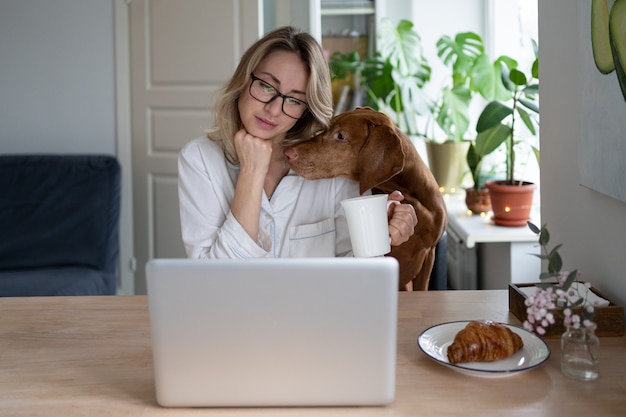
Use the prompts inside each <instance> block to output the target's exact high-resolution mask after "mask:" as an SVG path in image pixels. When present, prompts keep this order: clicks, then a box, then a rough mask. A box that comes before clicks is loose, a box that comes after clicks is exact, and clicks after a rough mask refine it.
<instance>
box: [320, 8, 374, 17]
mask: <svg viewBox="0 0 626 417" xmlns="http://www.w3.org/2000/svg"><path fill="white" fill-rule="evenodd" d="M374 13H376V9H375V8H374V7H350V8H332V9H322V10H321V15H322V16H351V15H371V14H374Z"/></svg>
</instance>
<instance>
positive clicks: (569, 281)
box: [563, 269, 578, 291]
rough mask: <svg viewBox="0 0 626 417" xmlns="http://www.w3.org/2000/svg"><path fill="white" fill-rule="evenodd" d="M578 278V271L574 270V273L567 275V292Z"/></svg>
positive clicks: (564, 286) (564, 288)
mask: <svg viewBox="0 0 626 417" xmlns="http://www.w3.org/2000/svg"><path fill="white" fill-rule="evenodd" d="M577 276H578V270H577V269H574V270H573V271H572V272H570V273H569V274H568V275H567V278H566V279H565V282H564V283H563V290H565V291H567V290H569V288H570V287H571V286H572V283H573V282H574V280H576V277H577Z"/></svg>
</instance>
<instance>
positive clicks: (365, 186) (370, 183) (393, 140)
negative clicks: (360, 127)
mask: <svg viewBox="0 0 626 417" xmlns="http://www.w3.org/2000/svg"><path fill="white" fill-rule="evenodd" d="M403 146H404V144H403V142H402V140H401V137H400V136H399V135H398V133H397V129H395V127H393V126H390V125H388V124H374V123H371V122H370V126H369V133H368V136H367V138H366V140H365V144H364V145H363V147H362V148H361V150H360V152H359V186H360V192H361V194H363V193H364V192H365V191H367V190H369V189H370V188H373V187H375V186H377V185H378V184H382V183H383V182H385V181H387V180H388V179H390V178H391V177H393V176H395V175H396V174H398V173H399V172H400V171H402V168H404V156H405V153H404V149H403Z"/></svg>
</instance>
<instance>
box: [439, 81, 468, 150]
mask: <svg viewBox="0 0 626 417" xmlns="http://www.w3.org/2000/svg"><path fill="white" fill-rule="evenodd" d="M471 99H472V96H471V92H470V91H469V89H467V88H466V87H464V86H456V87H454V88H452V89H449V88H446V89H444V90H443V97H442V100H441V106H440V108H439V112H438V114H437V119H436V120H437V124H438V125H439V126H440V127H441V129H442V130H443V131H444V132H446V134H447V135H448V137H449V138H454V140H455V141H457V142H460V141H462V140H463V138H464V136H465V133H466V132H467V129H468V128H469V103H470V100H471Z"/></svg>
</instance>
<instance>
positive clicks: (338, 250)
mask: <svg viewBox="0 0 626 417" xmlns="http://www.w3.org/2000/svg"><path fill="white" fill-rule="evenodd" d="M332 104H333V103H332V92H331V84H330V74H329V70H328V64H327V62H326V60H325V58H324V54H323V51H322V49H321V47H320V45H319V43H317V41H316V40H315V39H314V38H313V37H311V36H310V35H309V34H307V33H304V32H300V31H298V30H296V29H294V28H292V27H283V28H279V29H277V30H275V31H273V32H271V33H268V34H267V35H266V36H264V37H263V38H261V39H259V40H258V41H257V42H256V43H255V44H254V45H252V46H251V47H250V48H249V49H248V50H247V51H246V52H245V53H244V55H243V57H242V59H241V61H240V63H239V65H238V67H237V69H236V70H235V73H234V74H233V76H232V78H231V80H230V82H229V83H228V84H227V85H226V87H225V89H224V93H223V95H222V96H221V98H220V100H219V101H218V103H217V107H216V114H217V117H216V124H217V127H216V129H215V130H214V131H212V132H210V133H209V134H208V138H207V137H201V138H198V139H195V140H193V141H191V142H189V143H188V144H186V145H185V147H184V148H183V149H182V150H181V153H180V156H179V163H178V173H179V199H180V214H181V226H182V237H183V242H184V244H185V249H186V251H187V255H188V256H189V257H190V258H259V257H272V258H274V257H310V256H328V257H334V256H350V255H351V253H352V252H351V245H350V238H349V234H348V228H347V224H346V220H345V215H344V212H343V209H342V208H341V204H340V202H341V200H343V199H346V198H349V197H355V196H358V195H359V187H358V184H357V183H356V182H355V181H352V180H348V179H345V178H332V179H327V180H315V181H309V180H305V179H303V178H301V177H299V176H298V175H297V174H296V173H294V172H293V171H291V172H290V171H289V167H288V165H287V160H286V158H285V156H284V155H283V149H284V148H285V147H286V146H289V145H292V144H296V143H298V142H301V141H304V140H307V139H309V138H311V137H312V136H313V134H315V133H317V132H319V131H321V130H323V129H325V128H326V127H328V125H329V122H330V118H331V116H332V110H333V109H332ZM390 198H392V199H394V200H397V201H401V200H402V199H403V198H404V197H403V196H402V195H401V194H400V193H399V192H394V193H392V195H391V196H390ZM391 207H392V208H391V209H390V211H391V214H390V221H389V232H390V237H391V244H392V245H399V244H401V243H403V242H405V241H406V240H407V239H408V238H409V237H410V236H411V235H412V234H413V230H414V227H415V225H416V224H417V217H416V215H415V210H414V209H413V207H412V206H411V205H408V204H400V205H395V204H392V205H391Z"/></svg>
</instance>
